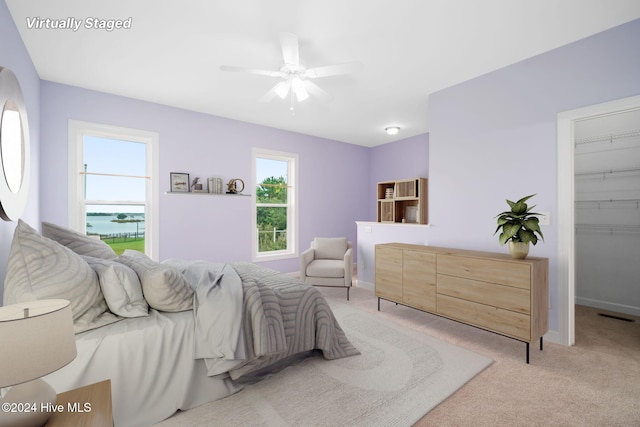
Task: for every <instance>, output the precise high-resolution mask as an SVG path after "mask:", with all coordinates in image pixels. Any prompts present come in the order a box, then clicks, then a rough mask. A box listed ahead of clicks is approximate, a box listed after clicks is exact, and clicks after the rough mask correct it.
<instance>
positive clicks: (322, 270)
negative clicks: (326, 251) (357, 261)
mask: <svg viewBox="0 0 640 427" xmlns="http://www.w3.org/2000/svg"><path fill="white" fill-rule="evenodd" d="M307 276H311V277H344V261H343V260H341V259H340V260H333V259H316V260H314V261H311V263H310V264H309V265H308V266H307Z"/></svg>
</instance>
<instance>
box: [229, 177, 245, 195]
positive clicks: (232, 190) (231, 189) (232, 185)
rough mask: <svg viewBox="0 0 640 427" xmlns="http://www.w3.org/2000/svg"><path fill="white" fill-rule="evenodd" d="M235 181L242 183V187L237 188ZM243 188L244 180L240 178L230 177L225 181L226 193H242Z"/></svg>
mask: <svg viewBox="0 0 640 427" xmlns="http://www.w3.org/2000/svg"><path fill="white" fill-rule="evenodd" d="M237 182H240V184H242V188H240V189H238V185H237ZM243 190H244V181H243V180H241V179H240V178H232V179H231V180H230V181H229V182H228V183H227V194H238V193H242V191H243Z"/></svg>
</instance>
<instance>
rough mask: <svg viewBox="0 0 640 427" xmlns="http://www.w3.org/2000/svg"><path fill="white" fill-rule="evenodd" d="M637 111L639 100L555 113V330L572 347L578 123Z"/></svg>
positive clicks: (560, 338) (623, 100)
mask: <svg viewBox="0 0 640 427" xmlns="http://www.w3.org/2000/svg"><path fill="white" fill-rule="evenodd" d="M634 109H640V96H632V97H629V98H623V99H618V100H615V101H610V102H605V103H602V104H596V105H591V106H588V107H584V108H578V109H575V110H569V111H563V112H561V113H558V129H557V130H558V164H557V169H558V306H559V308H558V314H559V319H558V329H559V340H560V342H561V343H562V344H565V345H574V344H575V297H576V287H575V285H576V284H575V274H576V272H575V261H576V260H575V171H574V159H575V157H574V156H575V145H574V143H573V141H574V137H573V131H574V124H575V122H577V121H580V120H584V119H588V118H593V117H597V116H603V115H608V114H614V113H618V112H621V111H625V110H634Z"/></svg>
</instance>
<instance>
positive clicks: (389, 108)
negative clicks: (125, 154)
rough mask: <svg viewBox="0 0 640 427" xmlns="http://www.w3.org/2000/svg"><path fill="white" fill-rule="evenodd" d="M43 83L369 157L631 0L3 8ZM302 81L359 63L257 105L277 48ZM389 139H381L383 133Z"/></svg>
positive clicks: (610, 17) (601, 25)
mask: <svg viewBox="0 0 640 427" xmlns="http://www.w3.org/2000/svg"><path fill="white" fill-rule="evenodd" d="M6 3H7V5H8V7H9V9H10V11H11V14H12V16H13V19H14V21H15V22H16V25H17V27H18V30H19V31H20V34H21V36H22V39H23V40H24V43H25V45H26V47H27V50H28V51H29V54H30V55H31V59H32V60H33V63H34V65H35V67H36V69H37V71H38V74H39V75H40V78H42V79H44V80H50V81H53V82H58V83H63V84H69V85H73V86H79V87H83V88H88V89H93V90H97V91H102V92H108V93H113V94H118V95H123V96H127V97H131V98H137V99H142V100H146V101H151V102H156V103H160V104H166V105H171V106H176V107H180V108H185V109H189V110H194V111H199V112H204V113H209V114H214V115H217V116H222V117H228V118H233V119H237V120H242V121H246V122H251V123H258V124H262V125H267V126H272V127H275V128H280V129H286V130H290V131H295V132H301V133H305V134H309V135H315V136H319V137H324V138H329V139H333V140H337V141H343V142H347V143H352V144H358V145H362V146H376V145H379V144H384V143H387V142H390V141H393V140H399V139H404V138H407V137H410V136H414V135H418V134H422V133H425V132H428V129H429V122H428V117H427V102H428V96H429V94H430V93H433V92H435V91H438V90H441V89H444V88H446V87H449V86H452V85H455V84H457V83H460V82H463V81H465V80H468V79H471V78H473V77H476V76H479V75H481V74H484V73H487V72H489V71H492V70H495V69H498V68H501V67H504V66H506V65H509V64H512V63H515V62H518V61H521V60H523V59H526V58H529V57H531V56H534V55H537V54H540V53H543V52H545V51H548V50H550V49H554V48H556V47H559V46H562V45H565V44H567V43H570V42H573V41H576V40H578V39H581V38H584V37H587V36H589V35H592V34H595V33H598V32H600V31H603V30H606V29H608V28H612V27H614V26H617V25H620V24H622V23H625V22H628V21H631V20H634V19H636V18H640V1H638V0H536V1H532V0H395V1H390V0H314V1H311V0H272V1H264V0H233V1H232V0H226V1H222V0H212V1H204V0H181V1H176V0H134V1H132V0H109V1H105V0H26V1H25V0H6ZM33 17H40V18H42V19H45V18H51V19H61V18H67V17H75V18H78V19H82V20H84V21H83V24H84V22H86V19H87V18H99V19H118V18H119V19H126V18H129V17H131V18H132V19H131V24H132V25H131V29H121V30H114V31H111V32H107V31H105V30H95V29H86V28H82V27H81V28H80V29H79V30H78V31H77V32H73V31H71V30H60V29H29V28H28V27H27V22H28V21H27V18H33ZM282 31H288V32H292V33H295V34H297V35H298V37H299V40H300V59H301V62H303V63H304V64H305V65H306V66H307V67H316V66H322V65H329V64H335V63H340V62H346V61H352V60H358V61H361V62H362V63H363V65H364V69H363V70H362V71H361V72H358V73H357V74H354V75H349V76H335V77H326V78H323V79H318V80H315V82H316V83H318V84H319V85H320V86H321V87H322V88H323V89H325V90H326V91H327V92H329V94H331V95H332V97H333V99H332V100H331V101H329V102H322V101H320V100H318V99H308V100H306V101H304V102H302V103H300V104H297V105H296V109H295V115H293V114H291V112H290V111H289V102H288V100H280V99H279V98H276V99H274V100H273V101H271V102H270V103H266V104H265V103H260V102H258V99H259V98H260V97H261V96H262V95H264V94H265V93H266V92H267V91H268V90H269V89H270V88H271V87H272V86H273V85H274V84H275V83H277V81H278V80H277V78H273V77H265V76H257V75H248V74H241V73H230V72H224V71H220V69H219V67H220V65H236V66H243V67H251V68H260V69H274V70H277V69H279V68H280V66H281V65H282V54H281V52H280V46H279V41H278V34H279V33H280V32H282ZM389 125H398V126H400V127H401V128H402V130H401V132H400V133H399V134H398V135H396V136H395V137H390V136H388V135H386V134H385V133H384V132H383V129H384V127H385V126H389Z"/></svg>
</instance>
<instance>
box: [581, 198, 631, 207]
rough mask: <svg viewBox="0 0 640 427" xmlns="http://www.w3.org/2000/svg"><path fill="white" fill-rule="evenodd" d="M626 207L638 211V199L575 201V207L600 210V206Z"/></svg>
mask: <svg viewBox="0 0 640 427" xmlns="http://www.w3.org/2000/svg"><path fill="white" fill-rule="evenodd" d="M604 204H608V205H610V206H612V205H620V206H622V205H627V206H629V207H633V208H636V209H640V199H599V200H576V205H578V206H580V207H590V208H598V209H599V208H601V207H602V205H604Z"/></svg>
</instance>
